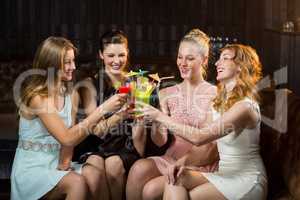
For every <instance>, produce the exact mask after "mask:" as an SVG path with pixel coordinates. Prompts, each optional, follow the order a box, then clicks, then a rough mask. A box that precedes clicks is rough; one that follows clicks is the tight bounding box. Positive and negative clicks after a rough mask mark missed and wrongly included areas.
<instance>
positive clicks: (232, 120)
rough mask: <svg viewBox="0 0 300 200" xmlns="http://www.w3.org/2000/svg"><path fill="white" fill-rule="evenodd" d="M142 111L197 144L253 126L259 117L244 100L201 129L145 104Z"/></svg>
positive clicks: (176, 133)
mask: <svg viewBox="0 0 300 200" xmlns="http://www.w3.org/2000/svg"><path fill="white" fill-rule="evenodd" d="M142 112H143V113H144V115H149V116H151V117H152V118H153V119H154V120H157V121H158V122H160V123H162V124H163V125H164V126H166V127H167V128H168V129H169V130H170V131H172V132H173V133H174V134H175V135H178V136H180V137H182V138H184V139H186V140H188V141H190V142H191V143H193V144H195V145H197V146H199V145H203V144H207V143H209V142H211V141H213V140H216V139H218V138H221V137H223V136H225V135H227V134H229V133H230V132H231V131H233V130H234V131H236V132H237V133H238V132H240V131H241V130H242V129H244V128H253V127H254V126H255V125H256V123H257V121H258V118H259V116H258V113H257V112H256V111H255V110H254V108H253V105H252V104H251V103H248V102H244V101H241V102H238V103H236V104H234V105H233V106H232V107H231V108H230V109H229V110H228V111H226V112H225V113H224V114H223V115H222V116H221V117H220V118H219V119H218V120H215V121H213V122H212V123H211V124H210V125H209V126H207V127H205V128H202V129H198V128H195V127H192V126H188V125H184V124H179V123H177V122H174V121H173V120H172V118H170V117H169V116H167V115H165V114H164V113H162V112H160V111H158V110H157V109H155V108H153V107H150V106H147V105H145V108H144V109H143V111H142Z"/></svg>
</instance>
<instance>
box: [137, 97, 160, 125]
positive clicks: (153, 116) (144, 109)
mask: <svg viewBox="0 0 300 200" xmlns="http://www.w3.org/2000/svg"><path fill="white" fill-rule="evenodd" d="M136 105H138V106H136V108H135V109H134V111H135V112H136V113H138V114H137V115H136V118H143V119H144V120H146V121H157V119H158V117H160V116H161V115H163V113H162V112H161V111H160V110H158V109H156V108H154V107H153V106H151V105H149V104H147V103H144V102H141V101H137V102H136Z"/></svg>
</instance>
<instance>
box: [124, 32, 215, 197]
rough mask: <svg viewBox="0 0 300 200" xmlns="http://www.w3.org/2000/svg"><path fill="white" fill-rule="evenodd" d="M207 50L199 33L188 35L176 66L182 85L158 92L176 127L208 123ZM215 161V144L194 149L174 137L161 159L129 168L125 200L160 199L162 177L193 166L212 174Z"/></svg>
mask: <svg viewBox="0 0 300 200" xmlns="http://www.w3.org/2000/svg"><path fill="white" fill-rule="evenodd" d="M209 49H210V45H209V37H208V36H207V35H206V34H205V33H203V32H202V31H200V30H199V29H193V30H191V31H189V32H188V33H187V34H186V35H185V36H184V37H183V38H182V40H181V42H180V44H179V49H178V56H177V65H178V69H179V71H180V75H181V78H182V79H183V81H182V82H181V83H179V84H177V85H175V86H172V87H168V88H165V89H163V90H162V91H161V92H160V102H161V109H162V112H163V113H164V114H165V115H167V116H169V117H170V119H172V120H174V121H176V122H177V123H183V124H186V125H190V126H192V127H195V128H201V127H203V126H205V124H206V123H207V122H209V121H210V118H211V110H210V108H211V106H210V104H211V102H212V99H213V98H214V96H215V94H216V88H215V87H214V86H213V85H211V84H210V83H208V82H206V81H205V79H204V77H205V72H206V67H207V64H208V57H209ZM154 126H157V127H159V124H155V123H154ZM158 129H159V130H158V132H157V133H156V136H157V140H155V139H154V141H156V143H157V144H160V145H162V144H164V143H165V141H166V140H167V139H166V136H167V133H166V132H167V131H166V130H160V128H158ZM217 160H218V152H217V148H216V144H215V143H209V144H207V145H203V146H201V147H196V146H195V145H193V144H192V143H191V142H189V141H186V140H184V139H182V138H181V137H177V136H175V137H174V139H173V142H172V143H171V145H170V147H169V148H168V150H167V151H166V153H165V154H164V155H163V156H155V157H148V158H146V159H142V160H138V161H137V162H136V163H135V164H134V165H133V166H132V168H131V170H130V172H129V177H128V181H127V188H126V192H127V193H126V195H127V199H130V200H135V199H160V198H162V196H163V191H164V185H165V183H166V179H165V176H166V175H167V174H168V173H169V171H173V170H174V169H175V166H181V165H190V164H193V165H195V166H198V168H199V169H200V167H201V166H202V167H203V166H206V170H213V169H214V168H215V167H216V166H217ZM202 170H204V168H202Z"/></svg>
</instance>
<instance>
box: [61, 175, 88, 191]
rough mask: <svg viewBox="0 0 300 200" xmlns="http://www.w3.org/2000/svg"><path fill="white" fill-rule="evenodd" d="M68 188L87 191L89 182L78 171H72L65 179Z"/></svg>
mask: <svg viewBox="0 0 300 200" xmlns="http://www.w3.org/2000/svg"><path fill="white" fill-rule="evenodd" d="M64 185H65V188H66V190H72V191H73V190H81V191H87V183H86V180H85V178H84V177H83V176H82V175H80V174H77V173H76V172H70V173H69V174H68V175H67V177H66V181H65V184H64Z"/></svg>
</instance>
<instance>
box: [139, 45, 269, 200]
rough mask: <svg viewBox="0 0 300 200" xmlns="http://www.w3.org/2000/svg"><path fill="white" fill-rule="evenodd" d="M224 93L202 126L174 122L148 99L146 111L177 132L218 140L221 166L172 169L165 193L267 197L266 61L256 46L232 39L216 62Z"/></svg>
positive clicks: (173, 196) (194, 196)
mask: <svg viewBox="0 0 300 200" xmlns="http://www.w3.org/2000/svg"><path fill="white" fill-rule="evenodd" d="M216 66H217V80H218V81H219V85H218V94H217V97H216V98H215V99H214V105H213V107H214V116H213V118H214V119H213V122H212V123H211V124H209V126H207V127H205V128H202V129H197V128H194V127H191V126H187V125H183V124H179V123H176V122H174V121H173V120H172V119H171V118H170V117H168V116H167V115H165V114H163V113H162V112H160V111H158V110H157V109H154V108H153V107H150V106H148V105H144V104H143V105H144V108H143V109H142V110H141V111H142V112H143V116H144V117H146V118H150V119H152V120H156V121H158V122H160V123H161V124H162V125H164V126H165V127H167V128H168V129H169V130H171V131H173V133H174V134H176V135H178V136H180V137H182V138H184V139H186V140H188V141H190V142H192V143H194V144H196V145H203V144H206V143H208V142H211V141H213V140H216V141H217V146H218V151H219V154H220V162H219V169H218V171H216V172H212V173H204V172H200V171H198V170H197V169H196V168H194V167H193V166H176V167H175V168H174V170H171V171H169V173H168V175H167V178H168V182H169V184H167V185H166V187H165V191H164V199H166V200H168V199H172V200H173V199H174V200H176V199H191V200H193V199H195V200H196V199H197V200H199V199H229V200H235V199H249V200H252V199H257V200H259V199H266V196H267V176H266V172H265V168H264V165H263V161H262V159H261V156H260V154H259V138H260V121H261V118H260V111H259V106H258V103H257V102H256V99H257V98H258V96H257V93H256V87H255V86H256V83H257V81H258V80H259V79H260V77H261V63H260V61H259V57H258V55H257V54H256V51H255V50H254V49H253V48H251V47H249V46H244V45H238V44H234V45H227V46H225V47H224V48H223V49H222V53H221V55H220V59H219V60H218V61H217V62H216Z"/></svg>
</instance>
